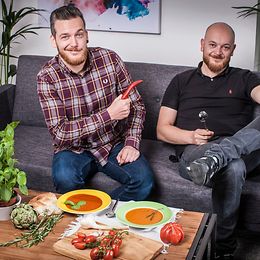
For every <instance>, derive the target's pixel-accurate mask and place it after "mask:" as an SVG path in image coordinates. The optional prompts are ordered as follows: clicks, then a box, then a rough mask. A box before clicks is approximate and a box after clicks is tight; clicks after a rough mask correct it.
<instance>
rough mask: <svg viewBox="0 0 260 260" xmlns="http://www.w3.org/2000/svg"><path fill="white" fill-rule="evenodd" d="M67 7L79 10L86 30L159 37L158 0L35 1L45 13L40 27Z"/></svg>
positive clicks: (159, 12)
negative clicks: (51, 15)
mask: <svg viewBox="0 0 260 260" xmlns="http://www.w3.org/2000/svg"><path fill="white" fill-rule="evenodd" d="M68 4H74V5H75V6H77V7H78V8H79V9H80V10H81V12H82V13H83V15H84V18H85V20H86V24H87V29H88V30H95V31H114V32H134V33H151V34H160V29H161V28H160V27H161V21H160V19H161V0H70V1H68V0H67V1H66V0H38V8H42V9H45V10H47V12H45V15H44V19H41V21H40V24H41V25H45V26H46V23H49V16H50V13H51V12H52V11H53V10H54V9H56V8H58V7H60V6H63V5H68Z"/></svg>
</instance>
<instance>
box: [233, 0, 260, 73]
mask: <svg viewBox="0 0 260 260" xmlns="http://www.w3.org/2000/svg"><path fill="white" fill-rule="evenodd" d="M232 8H234V9H237V10H238V12H237V13H238V15H239V16H238V17H244V18H246V17H248V16H251V15H257V24H256V47H255V69H256V70H258V71H259V70H260V34H259V33H258V31H259V30H260V2H259V3H256V4H255V5H253V6H233V7H232Z"/></svg>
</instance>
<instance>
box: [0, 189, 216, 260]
mask: <svg viewBox="0 0 260 260" xmlns="http://www.w3.org/2000/svg"><path fill="white" fill-rule="evenodd" d="M39 193H41V192H37V191H32V190H30V191H29V196H24V197H23V202H27V201H29V200H30V199H31V198H32V197H34V196H36V195H38V194H39ZM74 219H75V215H72V214H67V213H66V214H64V217H63V219H62V220H61V221H60V222H59V223H58V224H57V225H56V226H55V228H54V230H53V232H51V233H50V234H49V235H48V236H47V238H46V239H45V241H44V242H41V243H40V244H38V245H37V246H33V247H31V248H19V247H15V246H10V247H1V248H0V259H3V260H7V259H12V260H14V259H15V260H18V259H32V260H35V259H37V260H40V259H46V260H54V259H70V258H68V257H65V256H63V255H60V254H58V253H56V252H55V251H54V250H53V249H52V246H53V244H54V243H55V242H56V241H57V239H58V237H59V236H60V235H61V234H62V233H63V232H64V229H65V228H66V227H67V225H68V224H69V223H70V222H71V221H73V220H74ZM178 222H179V223H180V224H181V225H182V226H183V229H184V233H185V239H184V241H183V242H182V243H181V244H180V245H177V246H170V248H169V253H168V254H167V255H162V254H160V255H159V256H157V257H156V259H161V260H162V259H165V260H166V259H175V260H177V259H195V258H196V260H197V259H211V257H212V253H213V251H214V237H215V225H216V216H215V215H210V214H207V213H200V212H192V211H184V213H183V214H182V216H181V217H180V218H179V220H178ZM21 232H22V231H21V230H18V229H15V228H14V226H13V224H12V223H11V221H0V243H1V242H6V241H8V240H12V239H14V238H15V237H16V236H19V235H20V234H21Z"/></svg>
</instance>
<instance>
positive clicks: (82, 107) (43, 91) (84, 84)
mask: <svg viewBox="0 0 260 260" xmlns="http://www.w3.org/2000/svg"><path fill="white" fill-rule="evenodd" d="M85 67H86V69H85V71H84V73H83V75H79V74H76V73H74V72H72V71H71V70H69V69H68V68H67V67H66V66H65V64H64V63H63V61H62V60H61V59H60V58H59V56H56V57H54V58H52V59H51V60H50V61H49V62H47V63H46V64H45V65H44V66H43V68H42V69H41V71H40V72H39V73H38V75H37V90H38V95H39V100H40V104H41V107H42V110H43V114H44V117H45V122H46V124H47V127H48V129H49V132H50V134H51V136H52V138H53V145H54V148H55V152H58V151H62V150H71V151H74V152H77V153H82V152H83V151H86V150H87V151H90V152H91V153H92V154H93V155H94V156H95V157H96V158H97V160H98V161H99V162H100V164H101V165H105V164H106V162H107V157H108V155H109V152H110V150H111V149H112V147H113V146H114V145H116V144H117V143H119V142H121V141H123V142H124V145H128V146H132V147H135V148H136V149H138V150H139V145H140V140H141V133H142V130H143V122H144V118H145V108H144V104H143V102H142V99H141V96H140V94H139V93H138V91H137V90H136V89H133V90H132V91H131V92H130V95H129V98H130V100H131V111H130V115H129V116H128V118H126V119H124V120H111V118H110V116H109V113H108V111H107V108H108V107H109V106H110V105H111V103H112V102H113V100H114V99H115V98H116V97H117V96H118V95H120V94H121V93H123V92H124V91H125V90H126V88H127V87H128V86H129V84H131V83H132V79H131V77H130V75H129V73H128V71H127V69H126V67H125V65H124V63H123V61H122V60H121V59H120V57H119V56H118V55H117V54H116V53H115V52H113V51H111V50H107V49H103V48H88V60H87V63H86V66H85Z"/></svg>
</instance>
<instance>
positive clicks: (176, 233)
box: [160, 222, 184, 245]
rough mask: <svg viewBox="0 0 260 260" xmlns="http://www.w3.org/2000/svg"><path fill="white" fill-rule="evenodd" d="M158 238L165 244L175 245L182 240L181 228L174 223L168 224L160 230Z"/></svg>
mask: <svg viewBox="0 0 260 260" xmlns="http://www.w3.org/2000/svg"><path fill="white" fill-rule="evenodd" d="M160 238H161V240H162V241H163V242H164V243H166V244H169V243H170V244H173V245H176V244H178V243H180V242H181V241H182V240H183V238H184V232H183V229H182V226H181V225H180V224H177V223H175V222H169V223H167V224H166V225H164V226H163V227H162V228H161V231H160Z"/></svg>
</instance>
